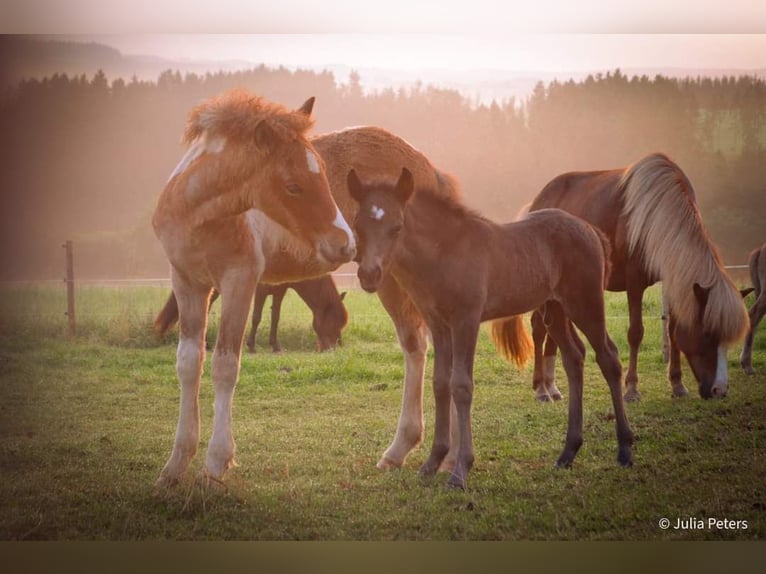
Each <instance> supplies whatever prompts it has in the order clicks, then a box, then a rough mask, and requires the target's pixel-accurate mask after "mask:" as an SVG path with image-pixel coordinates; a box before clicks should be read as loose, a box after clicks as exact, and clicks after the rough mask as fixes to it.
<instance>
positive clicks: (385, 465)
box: [375, 456, 402, 470]
mask: <svg viewBox="0 0 766 574" xmlns="http://www.w3.org/2000/svg"><path fill="white" fill-rule="evenodd" d="M375 466H376V467H377V468H379V469H380V470H390V469H392V468H401V467H402V464H401V463H398V464H397V463H396V462H394V461H393V460H391V459H390V458H386V457H385V456H384V457H383V458H381V459H380V460H379V461H378V464H376V465H375Z"/></svg>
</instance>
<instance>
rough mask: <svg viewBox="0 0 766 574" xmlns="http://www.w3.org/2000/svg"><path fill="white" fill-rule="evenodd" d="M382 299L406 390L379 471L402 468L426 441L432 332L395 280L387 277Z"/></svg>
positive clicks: (381, 286)
mask: <svg viewBox="0 0 766 574" xmlns="http://www.w3.org/2000/svg"><path fill="white" fill-rule="evenodd" d="M378 296H379V298H380V301H381V303H382V304H383V307H384V308H385V309H386V311H387V312H388V314H389V316H390V317H391V319H392V321H393V322H394V326H395V327H396V336H397V338H398V339H399V345H400V346H401V347H402V352H403V353H404V390H403V394H402V408H401V413H400V415H399V423H398V425H397V428H396V435H395V436H394V440H393V441H392V442H391V444H390V445H389V447H388V448H387V449H386V451H385V452H384V453H383V456H381V458H380V460H379V461H378V465H377V466H378V468H381V469H385V468H392V467H401V466H402V465H403V464H404V461H405V459H406V458H407V455H409V453H410V452H412V451H413V450H414V449H415V448H416V447H417V446H418V445H419V444H420V443H421V442H422V441H423V375H424V373H425V365H426V352H427V351H428V335H427V333H428V330H427V328H426V324H425V322H424V320H423V317H422V316H421V314H420V312H419V311H418V310H417V309H416V308H415V305H414V304H413V303H412V300H411V299H410V297H409V295H407V293H406V292H405V291H404V290H402V288H401V287H399V284H398V283H397V282H396V280H394V279H393V277H391V276H390V275H389V276H386V277H384V278H383V281H382V283H381V285H380V288H379V289H378Z"/></svg>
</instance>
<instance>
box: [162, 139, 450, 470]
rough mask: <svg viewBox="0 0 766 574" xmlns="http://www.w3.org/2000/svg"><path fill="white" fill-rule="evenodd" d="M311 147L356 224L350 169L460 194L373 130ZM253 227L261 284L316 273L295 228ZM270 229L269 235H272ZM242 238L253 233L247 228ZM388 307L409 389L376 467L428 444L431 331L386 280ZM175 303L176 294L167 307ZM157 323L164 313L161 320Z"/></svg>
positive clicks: (259, 222)
mask: <svg viewBox="0 0 766 574" xmlns="http://www.w3.org/2000/svg"><path fill="white" fill-rule="evenodd" d="M311 143H312V145H313V146H314V149H315V150H316V151H317V152H318V154H319V156H320V157H321V158H322V160H323V162H324V167H325V170H326V175H327V179H328V181H329V182H330V190H331V192H332V194H333V197H334V198H335V201H336V203H337V205H338V207H339V208H340V211H341V213H342V214H343V216H344V217H345V219H346V220H347V221H353V219H354V216H355V214H356V210H357V204H356V202H355V201H354V200H353V199H352V198H351V195H350V194H349V191H348V187H347V175H348V172H349V170H350V169H352V168H353V169H355V170H356V172H357V173H358V174H359V175H360V176H362V177H365V178H370V179H375V178H388V179H389V180H394V179H396V178H397V177H399V174H400V173H401V169H402V166H405V167H406V168H407V169H408V170H409V171H410V172H411V173H412V174H413V176H414V178H415V183H416V185H417V186H422V187H428V188H430V189H432V190H436V191H437V192H438V193H441V194H444V195H446V196H452V197H458V196H459V194H460V192H459V189H458V186H457V182H456V181H455V179H454V178H453V177H452V176H450V175H449V174H448V173H446V172H443V171H441V170H439V169H437V168H436V167H435V166H434V165H433V164H432V163H431V161H430V160H429V159H428V158H427V157H426V156H425V155H424V154H423V153H422V152H420V151H419V150H417V149H416V148H414V147H413V146H412V145H410V144H409V143H408V142H407V141H405V140H404V139H402V138H400V137H398V136H396V135H394V134H392V133H390V132H388V131H387V130H384V129H382V128H379V127H375V126H358V127H352V128H346V129H343V130H339V131H335V132H330V133H327V134H322V135H319V136H315V137H314V138H312V140H311ZM247 216H248V221H252V222H253V223H254V224H255V225H254V227H253V229H254V230H255V232H256V233H257V236H258V240H259V241H260V243H261V247H262V250H261V252H262V253H263V257H264V268H263V273H262V275H261V278H260V281H261V282H262V283H266V284H278V283H285V282H290V281H301V280H304V279H306V278H308V277H311V276H313V275H317V274H319V273H316V272H315V271H316V269H315V264H314V263H312V258H311V255H312V253H311V250H310V249H309V248H308V247H307V246H306V245H305V242H301V241H296V239H295V238H294V237H293V236H292V234H291V233H290V231H289V230H288V229H286V228H284V227H282V226H280V225H279V224H277V223H276V222H274V221H272V220H271V219H269V218H268V217H267V216H265V215H264V214H263V212H261V211H257V210H251V211H249V212H248V213H247ZM269 230H273V232H272V233H267V232H268V231H269ZM244 232H245V233H247V232H248V229H245V230H244ZM377 294H378V297H379V299H380V302H381V304H382V305H383V308H384V309H385V311H386V313H388V315H389V316H390V317H391V320H392V321H393V323H394V326H395V328H396V335H397V339H398V341H399V345H400V346H401V348H402V354H403V355H404V385H403V396H402V402H401V410H400V414H399V421H398V424H397V427H396V431H395V434H394V438H393V440H392V441H391V443H390V444H389V446H388V447H387V448H386V449H385V451H384V452H383V453H382V455H381V456H380V458H379V460H378V462H377V464H376V466H377V467H378V468H379V469H382V470H384V469H389V468H399V467H401V466H403V465H404V462H405V461H406V458H407V456H408V455H409V453H410V452H412V451H413V450H414V449H415V448H417V447H418V446H419V445H420V444H421V443H422V441H423V380H424V375H425V365H426V356H427V352H428V329H427V328H426V325H425V321H424V320H423V317H422V315H421V314H420V312H419V311H418V309H417V308H416V307H415V305H414V304H413V302H412V300H411V298H410V297H409V295H407V293H406V292H405V291H404V290H403V289H402V288H401V287H400V286H399V284H398V283H397V282H396V280H395V279H393V278H391V277H387V276H384V277H383V278H382V280H381V284H380V287H379V288H378V291H377ZM173 299H175V293H174V292H172V291H171V293H170V295H169V297H168V302H167V303H166V306H167V305H168V304H170V303H171V301H172V300H173ZM158 319H159V316H158Z"/></svg>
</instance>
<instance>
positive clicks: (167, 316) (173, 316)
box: [154, 291, 178, 339]
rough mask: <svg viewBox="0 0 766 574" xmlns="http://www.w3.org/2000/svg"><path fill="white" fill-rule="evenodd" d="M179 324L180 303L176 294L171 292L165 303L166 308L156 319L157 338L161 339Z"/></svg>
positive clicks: (155, 330)
mask: <svg viewBox="0 0 766 574" xmlns="http://www.w3.org/2000/svg"><path fill="white" fill-rule="evenodd" d="M177 322H178V301H177V300H176V294H175V293H174V292H173V291H171V292H170V297H168V300H167V301H166V302H165V306H164V307H163V308H162V310H161V311H160V312H159V313H158V314H157V317H156V318H155V319H154V332H155V333H157V338H159V339H161V338H162V337H164V336H165V335H166V334H167V332H168V331H170V329H171V328H172V327H173V325H175V324H176V323H177Z"/></svg>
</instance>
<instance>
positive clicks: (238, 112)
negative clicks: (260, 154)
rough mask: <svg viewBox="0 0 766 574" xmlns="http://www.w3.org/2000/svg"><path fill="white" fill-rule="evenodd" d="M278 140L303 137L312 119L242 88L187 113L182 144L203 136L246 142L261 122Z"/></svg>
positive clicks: (310, 125) (215, 98) (311, 125)
mask: <svg viewBox="0 0 766 574" xmlns="http://www.w3.org/2000/svg"><path fill="white" fill-rule="evenodd" d="M262 121H266V122H268V124H269V126H270V127H271V128H272V129H273V130H274V132H276V133H277V134H278V135H279V136H280V137H281V138H283V139H285V140H292V139H295V138H296V137H304V136H305V134H306V132H307V131H308V130H309V129H310V128H311V127H313V124H314V122H313V120H312V119H311V118H310V117H309V116H307V115H306V114H304V113H302V112H300V111H293V110H288V109H287V108H285V107H284V106H283V105H281V104H277V103H273V102H269V101H266V100H265V99H264V98H262V97H260V96H256V95H254V94H251V93H250V92H248V91H247V90H244V89H235V90H230V91H228V92H224V93H223V94H221V95H219V96H215V97H213V98H211V99H209V100H206V101H204V102H202V103H201V104H199V105H198V106H196V107H195V108H193V109H192V111H191V112H189V118H188V120H187V122H186V130H185V131H184V137H183V139H184V142H185V143H187V144H190V143H191V142H193V141H194V140H196V139H197V138H198V137H200V136H201V135H202V134H203V133H204V134H208V135H209V136H211V137H212V138H215V137H225V138H226V139H227V140H235V141H248V140H252V139H253V138H254V135H255V128H256V126H257V125H258V124H259V123H260V122H262Z"/></svg>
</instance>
